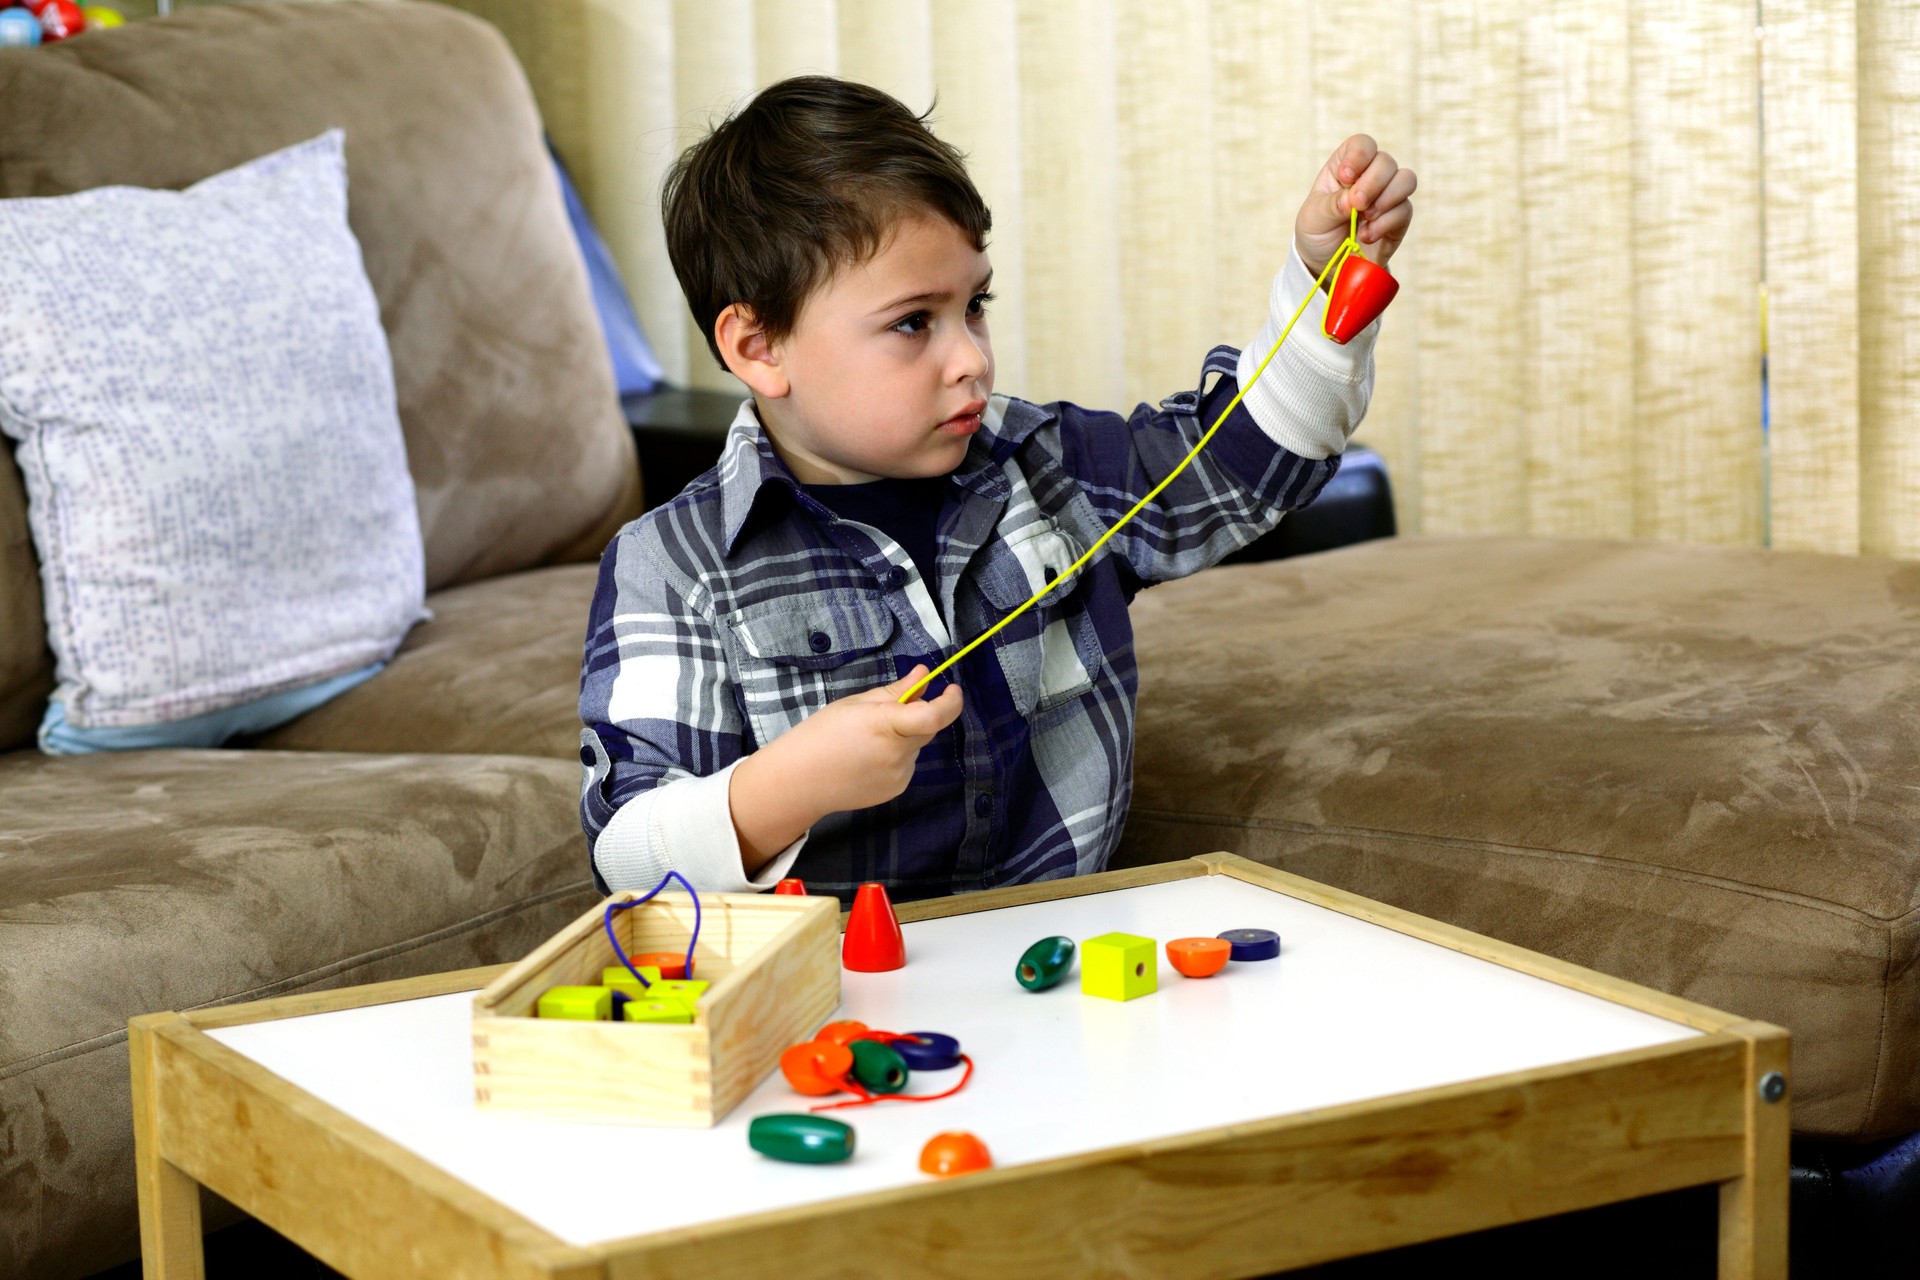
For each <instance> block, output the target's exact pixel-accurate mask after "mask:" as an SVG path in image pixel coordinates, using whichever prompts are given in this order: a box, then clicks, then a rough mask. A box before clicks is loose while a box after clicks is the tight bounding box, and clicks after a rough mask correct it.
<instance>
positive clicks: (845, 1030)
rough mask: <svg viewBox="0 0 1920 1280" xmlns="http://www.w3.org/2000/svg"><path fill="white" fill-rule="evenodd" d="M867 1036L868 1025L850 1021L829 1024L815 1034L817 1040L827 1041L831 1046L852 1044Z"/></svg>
mask: <svg viewBox="0 0 1920 1280" xmlns="http://www.w3.org/2000/svg"><path fill="white" fill-rule="evenodd" d="M866 1034H867V1024H866V1023H864V1022H854V1021H853V1020H851V1019H848V1020H847V1021H845V1022H829V1023H828V1024H827V1025H826V1026H824V1027H822V1028H820V1029H819V1030H818V1031H816V1032H814V1033H813V1038H814V1039H815V1040H825V1041H827V1042H829V1043H831V1044H851V1043H852V1042H854V1041H855V1040H858V1039H861V1038H862V1037H864V1036H865V1035H866Z"/></svg>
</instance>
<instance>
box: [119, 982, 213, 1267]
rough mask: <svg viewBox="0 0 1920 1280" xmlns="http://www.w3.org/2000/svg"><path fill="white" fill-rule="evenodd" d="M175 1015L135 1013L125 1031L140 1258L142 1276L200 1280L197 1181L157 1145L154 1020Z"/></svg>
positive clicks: (203, 1257)
mask: <svg viewBox="0 0 1920 1280" xmlns="http://www.w3.org/2000/svg"><path fill="white" fill-rule="evenodd" d="M178 1017H179V1015H178V1014H158V1015H155V1016H154V1017H151V1018H136V1019H134V1020H133V1022H132V1023H130V1024H129V1026H128V1030H127V1050H128V1054H129V1056H130V1058H131V1065H132V1068H133V1151H134V1174H135V1181H136V1183H137V1184H138V1187H139V1191H140V1259H141V1268H142V1270H143V1272H144V1273H145V1275H146V1280H203V1277H204V1276H205V1275H206V1250H205V1245H204V1244H203V1242H202V1240H201V1228H200V1184H199V1183H197V1182H195V1181H194V1180H193V1179H192V1178H190V1177H188V1176H187V1175H186V1174H184V1173H182V1172H181V1171H180V1170H179V1169H178V1168H176V1167H175V1166H174V1165H172V1164H170V1163H169V1162H168V1161H167V1158H166V1157H165V1156H164V1155H163V1154H161V1148H160V1126H159V1120H160V1107H161V1099H160V1097H159V1093H158V1091H157V1090H156V1088H155V1081H154V1076H155V1054H156V1053H157V1052H158V1049H159V1045H158V1040H159V1036H158V1035H157V1033H156V1028H155V1026H154V1024H155V1023H156V1022H159V1021H163V1020H164V1019H167V1018H178Z"/></svg>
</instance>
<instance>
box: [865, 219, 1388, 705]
mask: <svg viewBox="0 0 1920 1280" xmlns="http://www.w3.org/2000/svg"><path fill="white" fill-rule="evenodd" d="M1359 229H1360V211H1359V210H1358V209H1349V210H1348V211H1347V238H1346V240H1344V241H1343V242H1342V243H1341V245H1340V247H1339V248H1338V249H1337V250H1335V251H1334V255H1333V257H1332V258H1330V259H1328V261H1327V265H1326V266H1325V267H1324V268H1322V269H1321V271H1320V278H1319V279H1317V280H1315V281H1314V282H1313V288H1312V289H1311V290H1309V291H1308V293H1307V296H1306V297H1304V298H1302V299H1300V305H1299V306H1297V307H1295V308H1294V309H1293V315H1292V316H1291V317H1290V318H1289V319H1288V320H1287V325H1286V328H1284V329H1282V330H1280V336H1279V337H1278V338H1277V339H1275V340H1274V344H1273V347H1272V349H1271V350H1269V351H1268V352H1267V354H1266V356H1265V358H1264V359H1262V360H1261V361H1260V365H1259V367H1258V368H1256V369H1255V370H1254V371H1253V377H1251V378H1249V379H1247V381H1246V382H1245V383H1244V384H1242V385H1241V387H1240V389H1239V390H1238V391H1236V392H1235V393H1234V396H1233V399H1231V400H1229V401H1228V402H1227V407H1226V408H1224V409H1222V410H1221V411H1220V416H1219V417H1217V418H1215V419H1214V420H1213V425H1212V426H1210V427H1208V428H1207V433H1206V434H1205V435H1203V436H1201V437H1200V439H1199V442H1198V443H1196V444H1195V445H1194V446H1193V448H1191V449H1189V450H1188V451H1187V456H1186V457H1184V458H1182V459H1180V465H1179V466H1177V467H1175V468H1174V469H1173V470H1172V471H1171V472H1169V473H1168V474H1167V478H1166V479H1165V480H1162V481H1161V482H1160V483H1159V484H1157V485H1155V486H1154V487H1153V490H1152V491H1151V492H1150V493H1148V494H1147V496H1146V497H1144V498H1142V499H1140V501H1138V502H1136V503H1134V504H1133V509H1132V510H1130V511H1128V512H1127V514H1125V515H1124V516H1121V517H1120V519H1119V520H1117V521H1115V522H1114V526H1113V528H1111V529H1109V530H1107V531H1106V532H1105V533H1104V534H1102V535H1101V536H1100V541H1098V542H1096V543H1094V544H1093V545H1092V546H1091V547H1088V548H1087V553H1086V554H1085V555H1083V556H1081V557H1080V558H1079V559H1078V560H1075V561H1074V562H1073V563H1072V564H1071V565H1069V566H1067V570H1066V572H1065V573H1062V574H1061V575H1060V576H1059V577H1057V578H1055V579H1054V580H1053V581H1052V582H1049V583H1047V584H1046V585H1045V586H1044V587H1041V588H1040V589H1039V590H1038V591H1036V592H1034V593H1033V594H1032V595H1031V596H1029V597H1028V598H1027V602H1026V603H1025V604H1023V605H1021V606H1020V607H1019V608H1018V609H1015V610H1014V611H1013V612H1012V613H1010V614H1008V615H1007V616H1006V617H1004V618H1002V619H1000V621H998V622H996V623H995V624H994V625H993V626H992V627H990V628H989V629H988V630H986V631H985V632H983V633H982V634H981V635H980V636H979V638H978V639H976V640H974V641H973V642H972V643H970V644H969V645H967V647H966V648H964V649H962V650H960V652H958V653H956V654H954V655H953V656H952V657H951V658H948V659H947V660H946V661H945V662H943V663H941V664H940V665H939V666H937V667H935V668H934V669H933V670H931V671H929V672H927V674H926V675H925V676H923V677H921V679H920V681H919V682H918V683H917V684H915V685H914V686H913V688H911V689H909V690H907V691H906V692H905V693H903V694H901V695H900V701H902V702H911V701H912V700H913V698H914V697H915V695H917V694H918V693H919V692H920V691H921V690H922V689H924V688H926V687H927V686H928V685H929V684H931V683H932V682H933V679H934V677H935V676H937V675H939V674H940V673H941V672H943V671H945V670H946V669H947V668H949V667H951V666H952V665H953V664H954V663H956V662H958V661H960V659H962V658H964V657H966V656H967V655H968V654H970V653H972V652H973V651H974V650H975V649H978V648H979V647H980V646H981V645H983V644H985V643H986V642H987V641H989V640H991V639H992V638H993V637H994V636H995V635H996V634H998V632H999V630H1000V628H1001V627H1004V626H1006V625H1007V624H1008V623H1009V622H1012V621H1013V620H1014V619H1015V618H1017V617H1019V616H1020V615H1021V614H1023V613H1025V612H1026V611H1027V610H1029V609H1031V608H1033V606H1034V605H1036V604H1039V603H1040V601H1041V600H1043V599H1045V598H1046V596H1047V595H1048V594H1049V593H1051V592H1052V591H1054V590H1055V589H1056V588H1058V587H1059V586H1060V584H1061V583H1063V582H1065V581H1066V580H1067V579H1068V578H1071V577H1072V576H1073V575H1074V574H1076V573H1078V572H1079V571H1080V568H1081V566H1082V565H1084V564H1086V563H1087V561H1089V560H1091V559H1093V556H1094V553H1095V552H1097V551H1099V550H1100V548H1102V547H1104V546H1106V545H1107V539H1108V538H1111V537H1112V536H1113V535H1114V534H1116V533H1118V532H1120V528H1121V526H1122V525H1124V524H1126V523H1127V521H1129V520H1131V519H1133V518H1134V516H1136V515H1138V514H1139V512H1140V508H1142V507H1144V506H1146V505H1147V504H1148V503H1149V502H1152V501H1153V500H1154V499H1155V498H1157V497H1159V496H1160V491H1161V490H1162V489H1164V488H1166V487H1167V486H1168V485H1170V484H1172V483H1173V482H1174V480H1175V479H1177V478H1178V477H1179V475H1180V473H1181V472H1182V471H1185V470H1186V469H1187V464H1188V463H1189V462H1192V461H1193V460H1194V458H1196V457H1198V456H1199V453H1200V451H1201V450H1202V449H1204V448H1206V447H1207V441H1209V440H1211V439H1213V433H1214V432H1216V431H1218V430H1219V429H1220V424H1221V423H1223V422H1225V421H1226V420H1227V415H1228V414H1230V413H1232V412H1233V407H1234V406H1235V405H1237V404H1239V403H1240V399H1241V397H1243V396H1245V395H1246V394H1247V387H1249V386H1251V385H1252V384H1254V383H1256V382H1258V381H1260V375H1261V374H1263V373H1265V372H1266V371H1267V364H1268V362H1269V361H1271V360H1272V359H1273V358H1274V357H1275V356H1276V355H1279V354H1280V345H1281V343H1284V342H1285V341H1286V340H1287V335H1288V334H1290V333H1292V332H1293V326H1294V324H1295V323H1296V322H1297V321H1298V320H1299V319H1300V317H1301V315H1303V314H1304V313H1305V312H1306V309H1307V304H1308V303H1309V302H1312V301H1313V296H1314V294H1316V293H1318V292H1320V286H1321V285H1322V284H1323V283H1325V282H1326V280H1327V277H1328V276H1330V275H1331V274H1332V273H1333V272H1335V271H1337V270H1338V269H1339V267H1340V264H1341V263H1343V262H1345V261H1346V260H1347V258H1348V257H1349V256H1350V255H1352V254H1355V253H1358V252H1359V251H1360V241H1359V240H1358V238H1357V233H1358V231H1359ZM1320 327H1321V331H1322V332H1325V331H1326V323H1325V321H1322V322H1321V326H1320Z"/></svg>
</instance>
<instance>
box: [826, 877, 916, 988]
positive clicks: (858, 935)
mask: <svg viewBox="0 0 1920 1280" xmlns="http://www.w3.org/2000/svg"><path fill="white" fill-rule="evenodd" d="M840 963H841V964H843V965H845V966H846V967H847V968H849V969H852V970H853V971H854V972H856V973H885V972H887V971H889V970H891V969H899V968H903V967H904V966H905V965H906V963H907V943H906V939H904V938H902V937H901V936H900V921H899V918H898V917H896V916H895V915H894V914H893V903H892V902H890V901H889V900H888V899H887V887H886V886H885V885H883V884H880V883H879V882H877V881H869V882H868V883H866V884H863V885H861V886H860V888H859V890H858V891H857V892H856V893H855V894H854V895H853V910H852V912H850V913H849V914H848V916H847V932H846V936H845V937H844V938H842V939H841V941H840Z"/></svg>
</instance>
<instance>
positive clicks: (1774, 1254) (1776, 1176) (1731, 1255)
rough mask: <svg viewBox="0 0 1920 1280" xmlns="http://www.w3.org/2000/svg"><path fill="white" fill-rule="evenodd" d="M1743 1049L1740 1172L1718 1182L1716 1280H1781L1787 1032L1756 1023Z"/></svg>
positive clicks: (1743, 1029) (1746, 1030) (1743, 1030)
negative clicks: (1744, 1130)
mask: <svg viewBox="0 0 1920 1280" xmlns="http://www.w3.org/2000/svg"><path fill="white" fill-rule="evenodd" d="M1728 1030H1729V1031H1732V1032H1734V1033H1735V1034H1750V1035H1752V1036H1753V1038H1752V1039H1751V1040H1749V1041H1748V1051H1747V1082H1746V1089H1747V1158H1746V1172H1745V1173H1743V1174H1742V1175H1741V1176H1740V1177H1738V1178H1735V1179H1733V1180H1732V1181H1731V1182H1723V1183H1721V1184H1720V1280H1786V1277H1787V1141H1788V1138H1789V1136H1790V1134H1791V1125H1790V1123H1789V1110H1788V1108H1789V1105H1790V1104H1789V1101H1788V1098H1787V1047H1788V1040H1787V1034H1786V1032H1784V1031H1781V1030H1780V1029H1779V1028H1778V1027H1769V1026H1763V1025H1760V1024H1746V1025H1737V1026H1733V1027H1729V1028H1728Z"/></svg>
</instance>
